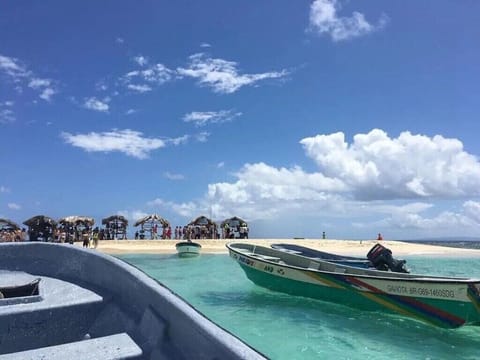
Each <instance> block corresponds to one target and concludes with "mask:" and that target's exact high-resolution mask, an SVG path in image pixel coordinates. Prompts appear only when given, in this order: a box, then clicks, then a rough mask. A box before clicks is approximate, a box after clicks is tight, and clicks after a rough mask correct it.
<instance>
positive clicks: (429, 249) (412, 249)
mask: <svg viewBox="0 0 480 360" xmlns="http://www.w3.org/2000/svg"><path fill="white" fill-rule="evenodd" d="M177 242H179V240H104V241H100V243H99V245H98V247H97V250H98V251H101V252H104V253H107V254H112V255H115V254H172V253H176V249H175V244H176V243H177ZM195 242H198V243H199V244H201V245H202V253H208V254H226V253H227V252H228V251H227V248H226V247H225V244H226V243H228V242H247V243H252V244H256V245H263V246H270V244H274V243H293V244H296V245H301V246H307V247H310V248H313V249H317V250H321V251H327V252H333V253H336V254H341V255H351V256H366V254H367V253H368V251H369V250H370V249H371V248H372V247H373V246H374V245H375V244H376V243H377V242H378V241H377V240H362V241H360V240H330V239H329V240H324V239H249V240H238V239H229V240H225V239H221V240H211V239H206V240H195ZM381 243H382V245H384V246H385V247H387V248H389V249H390V250H391V251H392V253H393V255H394V256H407V255H434V256H462V257H479V258H480V250H473V249H461V248H452V247H445V246H432V245H425V244H415V243H411V242H402V241H392V240H382V241H381Z"/></svg>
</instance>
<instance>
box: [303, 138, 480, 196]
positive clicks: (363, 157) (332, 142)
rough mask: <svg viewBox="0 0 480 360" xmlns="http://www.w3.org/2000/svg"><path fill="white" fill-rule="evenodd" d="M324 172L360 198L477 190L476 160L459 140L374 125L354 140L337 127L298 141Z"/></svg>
mask: <svg viewBox="0 0 480 360" xmlns="http://www.w3.org/2000/svg"><path fill="white" fill-rule="evenodd" d="M300 143H301V144H302V145H303V147H304V149H305V151H306V154H307V155H308V156H309V157H310V158H312V159H313V160H314V161H315V162H316V164H317V165H318V166H319V170H320V171H321V173H322V174H325V176H328V177H330V178H334V179H337V180H340V181H341V182H342V183H343V184H345V185H346V186H347V187H348V188H349V189H350V192H351V193H352V195H354V196H355V198H358V199H369V200H372V199H379V200H385V199H411V198H426V197H462V196H473V195H479V194H480V163H479V162H478V159H477V158H476V157H475V156H473V155H471V154H468V153H467V152H465V151H464V150H463V145H462V143H461V142H460V141H459V140H457V139H447V138H444V137H443V136H441V135H436V136H434V137H431V138H430V137H428V136H425V135H413V134H411V133H410V132H408V131H407V132H403V133H401V134H400V136H399V137H398V138H390V137H389V136H388V135H387V134H386V133H385V132H384V131H382V130H379V129H374V130H372V131H370V132H369V133H368V134H357V135H355V136H354V138H353V143H352V144H350V145H349V144H348V143H347V142H346V141H345V135H344V134H343V133H341V132H339V133H335V134H330V135H317V136H315V137H309V138H305V139H303V140H301V141H300Z"/></svg>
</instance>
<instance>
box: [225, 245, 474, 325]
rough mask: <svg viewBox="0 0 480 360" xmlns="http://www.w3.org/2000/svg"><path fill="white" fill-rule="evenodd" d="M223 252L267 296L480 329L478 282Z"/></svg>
mask: <svg viewBox="0 0 480 360" xmlns="http://www.w3.org/2000/svg"><path fill="white" fill-rule="evenodd" d="M226 246H227V248H228V251H229V254H230V257H231V258H232V259H233V260H235V261H236V262H237V263H238V264H239V265H240V266H241V268H242V269H243V271H244V272H245V274H246V276H247V277H248V278H249V279H250V280H251V281H252V282H253V283H255V284H257V285H259V286H262V287H265V288H268V289H270V290H274V291H279V292H283V293H287V294H291V295H296V296H304V297H309V298H315V299H320V300H324V301H329V302H334V303H338V304H343V305H346V306H349V307H352V308H356V309H359V310H368V311H385V312H389V313H396V314H400V315H404V316H408V317H411V318H414V319H416V320H420V321H423V322H426V323H429V324H431V325H434V326H438V327H442V328H458V327H460V326H463V325H475V326H479V325H480V279H473V278H460V277H443V276H429V275H419V274H410V273H402V272H392V271H379V270H376V269H365V268H358V267H351V266H347V265H342V264H338V263H333V262H328V261H323V260H321V259H312V258H309V257H305V256H302V255H298V254H295V253H289V252H284V251H280V250H278V249H273V248H269V247H263V246H258V245H254V244H248V243H229V244H227V245H226Z"/></svg>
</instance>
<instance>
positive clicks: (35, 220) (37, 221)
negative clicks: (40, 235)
mask: <svg viewBox="0 0 480 360" xmlns="http://www.w3.org/2000/svg"><path fill="white" fill-rule="evenodd" d="M23 224H24V225H27V226H29V227H34V226H44V225H50V226H56V225H57V222H56V221H55V220H53V219H52V218H51V217H48V216H45V215H37V216H34V217H32V218H30V219H28V220H25V221H24V222H23Z"/></svg>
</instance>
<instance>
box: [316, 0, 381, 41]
mask: <svg viewBox="0 0 480 360" xmlns="http://www.w3.org/2000/svg"><path fill="white" fill-rule="evenodd" d="M340 9H341V6H340V3H339V2H338V1H337V0H315V1H314V2H313V3H312V5H311V6H310V29H311V30H312V31H314V32H316V33H318V34H319V35H324V34H328V35H330V36H331V38H332V40H333V41H341V40H347V39H350V38H354V37H358V36H362V35H366V34H368V33H371V32H373V31H376V30H379V29H381V28H383V27H384V26H385V25H386V23H387V21H388V18H387V17H386V16H385V15H383V16H382V17H381V18H380V20H379V21H378V24H377V25H372V24H370V23H369V22H368V21H367V20H366V19H365V16H364V15H363V14H362V13H359V12H357V11H354V12H353V14H352V16H351V17H339V16H338V15H337V11H338V10H340Z"/></svg>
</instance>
